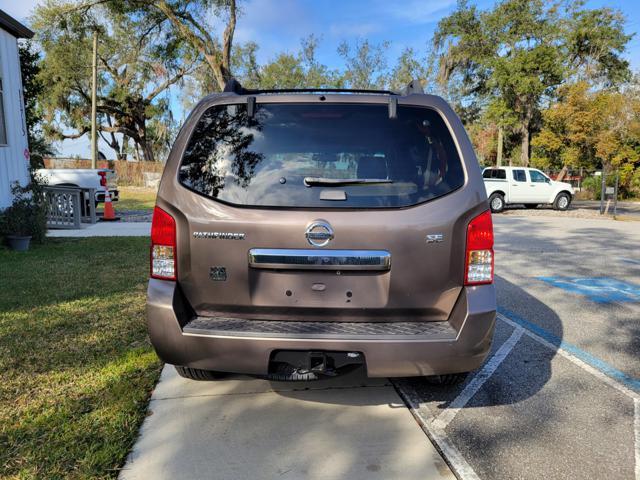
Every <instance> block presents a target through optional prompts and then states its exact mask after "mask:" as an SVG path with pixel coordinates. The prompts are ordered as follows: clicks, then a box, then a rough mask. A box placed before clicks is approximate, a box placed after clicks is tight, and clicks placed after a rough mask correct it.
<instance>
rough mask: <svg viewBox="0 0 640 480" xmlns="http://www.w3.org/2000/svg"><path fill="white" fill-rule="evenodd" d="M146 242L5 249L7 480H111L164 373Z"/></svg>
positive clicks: (1, 403) (1, 467)
mask: <svg viewBox="0 0 640 480" xmlns="http://www.w3.org/2000/svg"><path fill="white" fill-rule="evenodd" d="M147 248H148V239H146V238H93V239H90V238H88V239H68V240H57V241H54V240H50V242H49V243H47V244H46V245H40V246H34V247H33V249H32V250H31V251H29V252H26V253H16V252H12V251H9V250H7V249H4V248H0V279H2V281H1V282H0V284H1V285H2V288H0V477H2V478H48V479H49V478H63V477H64V478H113V477H115V476H116V475H117V474H118V468H120V467H121V466H122V464H123V463H124V460H125V458H126V455H127V453H128V451H129V450H130V448H131V446H132V445H133V442H134V440H135V438H136V435H137V431H138V428H139V426H140V424H141V422H142V420H143V418H144V415H145V411H146V406H147V402H148V399H149V396H150V393H151V390H152V389H153V386H154V385H155V382H156V381H157V378H158V375H159V373H160V367H161V365H160V361H159V360H158V358H157V357H156V355H155V353H154V352H153V350H152V348H151V346H150V344H149V342H148V338H147V334H146V328H145V322H144V302H145V287H146V279H147V269H148V265H147V262H148V255H147Z"/></svg>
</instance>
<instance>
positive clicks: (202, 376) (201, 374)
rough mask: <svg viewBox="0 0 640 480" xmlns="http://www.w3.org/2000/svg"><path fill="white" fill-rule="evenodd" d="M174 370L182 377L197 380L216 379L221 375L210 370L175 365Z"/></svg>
mask: <svg viewBox="0 0 640 480" xmlns="http://www.w3.org/2000/svg"><path fill="white" fill-rule="evenodd" d="M175 369H176V372H178V375H180V376H181V377H183V378H188V379H189V380H198V381H210V380H217V379H219V378H220V377H222V376H223V374H222V373H220V372H212V371H210V370H200V369H199V368H189V367H180V366H178V365H175Z"/></svg>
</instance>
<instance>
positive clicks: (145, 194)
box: [114, 187, 156, 211]
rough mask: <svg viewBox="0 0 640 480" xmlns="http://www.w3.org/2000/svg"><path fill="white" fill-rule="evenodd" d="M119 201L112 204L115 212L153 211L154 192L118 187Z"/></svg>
mask: <svg viewBox="0 0 640 480" xmlns="http://www.w3.org/2000/svg"><path fill="white" fill-rule="evenodd" d="M118 190H120V199H119V200H118V201H117V202H115V203H114V205H115V207H116V209H117V210H149V211H151V210H153V206H154V205H155V204H156V190H155V189H153V188H143V187H118Z"/></svg>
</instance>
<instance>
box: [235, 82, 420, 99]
mask: <svg viewBox="0 0 640 480" xmlns="http://www.w3.org/2000/svg"><path fill="white" fill-rule="evenodd" d="M223 92H228V93H235V94H237V95H259V94H261V93H364V94H374V95H400V94H399V93H398V92H394V91H391V90H367V89H361V88H270V89H253V88H245V87H243V86H242V85H241V84H240V82H239V81H238V80H236V79H235V78H230V79H229V80H227V83H226V85H225V86H224V90H223ZM412 93H424V92H423V90H422V86H421V85H420V81H418V80H412V81H411V82H410V83H409V84H408V85H407V86H406V87H405V88H404V89H403V91H402V94H403V95H410V94H412Z"/></svg>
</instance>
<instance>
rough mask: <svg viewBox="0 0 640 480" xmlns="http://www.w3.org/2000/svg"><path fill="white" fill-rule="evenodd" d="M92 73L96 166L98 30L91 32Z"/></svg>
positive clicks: (92, 133) (92, 153)
mask: <svg viewBox="0 0 640 480" xmlns="http://www.w3.org/2000/svg"><path fill="white" fill-rule="evenodd" d="M92 73H93V75H92V82H91V168H94V169H95V168H97V166H96V160H97V158H98V145H97V105H96V102H97V96H98V94H97V92H98V31H97V30H95V31H94V32H93V72H92Z"/></svg>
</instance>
